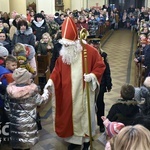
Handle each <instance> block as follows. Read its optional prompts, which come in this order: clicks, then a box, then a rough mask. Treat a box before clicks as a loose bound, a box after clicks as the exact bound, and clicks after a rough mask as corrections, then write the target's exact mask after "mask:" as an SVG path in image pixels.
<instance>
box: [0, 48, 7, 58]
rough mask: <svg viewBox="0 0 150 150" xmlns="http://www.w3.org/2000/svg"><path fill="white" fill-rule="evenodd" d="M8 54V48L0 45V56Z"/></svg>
mask: <svg viewBox="0 0 150 150" xmlns="http://www.w3.org/2000/svg"><path fill="white" fill-rule="evenodd" d="M8 55H9V53H8V50H7V49H6V48H5V47H4V46H2V45H0V56H1V57H7V56H8Z"/></svg>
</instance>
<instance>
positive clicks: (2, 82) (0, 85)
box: [0, 66, 10, 108]
mask: <svg viewBox="0 0 150 150" xmlns="http://www.w3.org/2000/svg"><path fill="white" fill-rule="evenodd" d="M8 73H10V71H9V70H7V69H6V68H5V67H3V66H0V94H2V95H3V94H5V92H6V86H7V85H8V82H7V80H6V78H3V75H4V74H8ZM3 107H4V102H3V99H2V97H1V95H0V108H3Z"/></svg>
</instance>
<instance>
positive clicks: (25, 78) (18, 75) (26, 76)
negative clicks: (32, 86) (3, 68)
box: [12, 68, 32, 84]
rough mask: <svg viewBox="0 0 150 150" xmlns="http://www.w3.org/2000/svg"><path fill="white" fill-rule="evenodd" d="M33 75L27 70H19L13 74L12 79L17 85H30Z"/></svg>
mask: <svg viewBox="0 0 150 150" xmlns="http://www.w3.org/2000/svg"><path fill="white" fill-rule="evenodd" d="M31 77H32V74H31V73H30V72H29V71H28V70H27V69H25V68H17V69H15V71H14V72H13V74H12V78H13V79H14V81H15V82H16V84H28V83H29V81H30V79H31Z"/></svg>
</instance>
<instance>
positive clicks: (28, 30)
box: [15, 27, 33, 35]
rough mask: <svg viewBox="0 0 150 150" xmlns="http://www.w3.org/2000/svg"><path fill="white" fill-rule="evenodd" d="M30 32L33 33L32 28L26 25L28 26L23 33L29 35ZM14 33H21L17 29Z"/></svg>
mask: <svg viewBox="0 0 150 150" xmlns="http://www.w3.org/2000/svg"><path fill="white" fill-rule="evenodd" d="M32 33H33V30H32V28H31V27H28V28H27V29H26V30H25V31H24V33H23V34H25V35H30V34H32ZM15 34H16V35H19V34H21V33H20V31H19V30H17V31H16V33H15Z"/></svg>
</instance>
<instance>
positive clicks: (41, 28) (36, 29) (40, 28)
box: [31, 20, 48, 41]
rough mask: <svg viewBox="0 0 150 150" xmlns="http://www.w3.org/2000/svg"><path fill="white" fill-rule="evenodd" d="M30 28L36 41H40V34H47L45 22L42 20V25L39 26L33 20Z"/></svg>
mask: <svg viewBox="0 0 150 150" xmlns="http://www.w3.org/2000/svg"><path fill="white" fill-rule="evenodd" d="M31 28H32V29H33V33H34V35H35V36H36V41H40V40H41V39H42V34H43V33H45V32H48V26H47V24H46V21H45V20H43V24H41V25H39V23H38V22H36V21H35V20H33V21H32V22H31Z"/></svg>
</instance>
